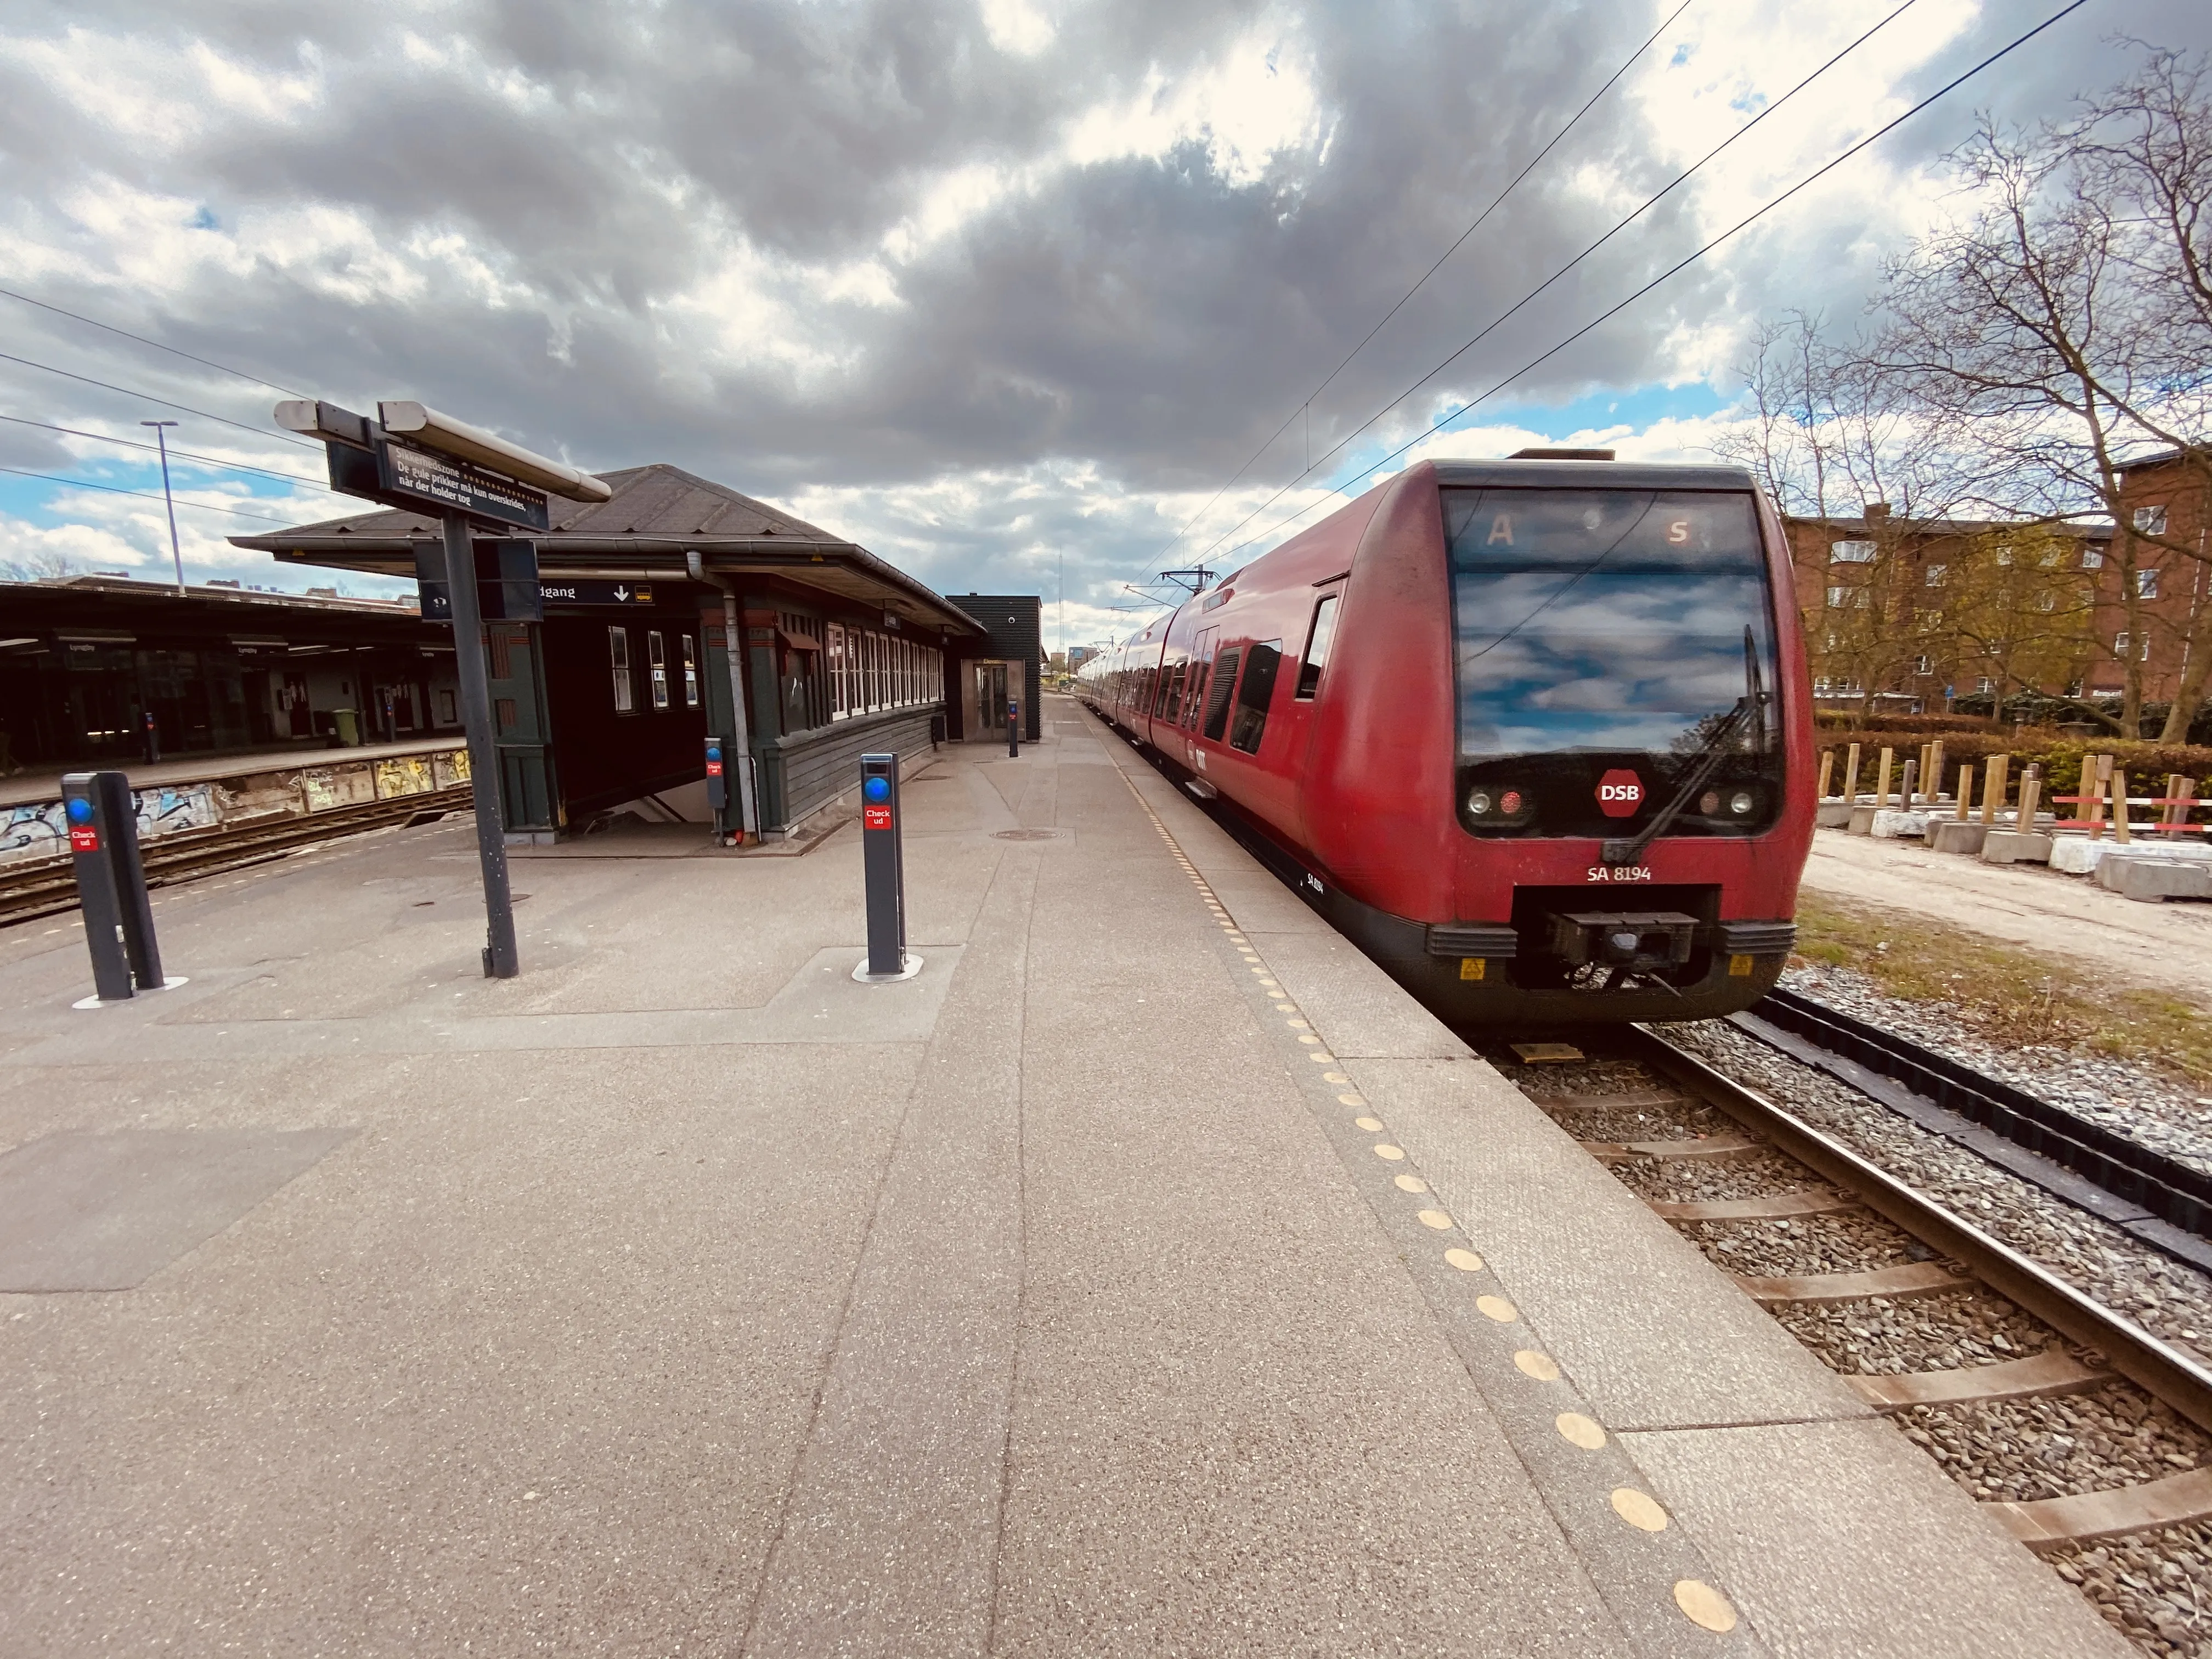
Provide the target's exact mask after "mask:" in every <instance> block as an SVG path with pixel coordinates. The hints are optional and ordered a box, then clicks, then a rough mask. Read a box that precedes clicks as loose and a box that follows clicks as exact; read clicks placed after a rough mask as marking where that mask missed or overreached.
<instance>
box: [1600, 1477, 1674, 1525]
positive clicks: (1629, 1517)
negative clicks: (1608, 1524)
mask: <svg viewBox="0 0 2212 1659" xmlns="http://www.w3.org/2000/svg"><path fill="white" fill-rule="evenodd" d="M1613 1513H1614V1514H1615V1515H1617V1516H1620V1518H1621V1519H1622V1520H1624V1521H1626V1522H1628V1524H1629V1525H1630V1526H1632V1527H1634V1528H1638V1530H1639V1531H1643V1532H1664V1531H1666V1530H1667V1511H1666V1510H1662V1509H1661V1508H1660V1507H1659V1500H1658V1499H1657V1498H1654V1497H1652V1496H1651V1495H1650V1493H1649V1492H1638V1491H1637V1490H1636V1488H1635V1487H1633V1486H1615V1487H1614V1488H1613Z"/></svg>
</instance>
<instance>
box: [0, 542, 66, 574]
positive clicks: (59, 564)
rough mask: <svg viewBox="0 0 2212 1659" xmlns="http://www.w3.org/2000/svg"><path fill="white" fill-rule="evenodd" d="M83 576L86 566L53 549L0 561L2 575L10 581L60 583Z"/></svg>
mask: <svg viewBox="0 0 2212 1659" xmlns="http://www.w3.org/2000/svg"><path fill="white" fill-rule="evenodd" d="M82 574H84V566H82V564H79V563H78V562H76V560H75V559H72V558H71V557H70V556H69V555H68V554H66V553H61V552H57V551H55V550H53V549H52V548H41V549H40V550H38V551H37V552H35V553H33V554H31V555H29V556H27V557H25V558H21V559H4V560H0V575H4V576H5V577H6V578H7V579H8V580H9V581H15V582H43V581H58V580H61V579H62V578H63V577H64V576H82Z"/></svg>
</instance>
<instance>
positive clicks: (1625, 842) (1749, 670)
mask: <svg viewBox="0 0 2212 1659" xmlns="http://www.w3.org/2000/svg"><path fill="white" fill-rule="evenodd" d="M1745 726H1750V727H1751V729H1752V752H1753V754H1764V753H1765V752H1766V683H1765V678H1764V677H1762V676H1761V675H1760V673H1759V647H1758V645H1757V644H1756V643H1755V642H1754V641H1753V638H1752V635H1751V629H1750V626H1749V624H1746V625H1745V628H1744V630H1743V695H1742V696H1740V697H1738V698H1737V699H1736V700H1735V708H1731V709H1730V710H1729V712H1728V713H1727V714H1725V715H1723V717H1722V720H1721V723H1720V724H1719V725H1718V726H1716V727H1714V728H1713V734H1712V736H1711V737H1710V738H1706V739H1705V743H1704V744H1702V745H1701V746H1700V747H1699V749H1698V750H1697V752H1696V753H1695V754H1693V755H1692V757H1690V771H1689V775H1688V776H1687V777H1686V778H1685V779H1684V780H1683V781H1682V787H1680V789H1678V790H1676V791H1675V792H1674V799H1672V800H1670V801H1668V803H1667V805H1665V806H1664V807H1662V808H1661V809H1660V811H1659V814H1658V816H1657V817H1654V818H1653V819H1652V820H1651V822H1650V823H1647V824H1645V825H1644V828H1643V829H1641V830H1639V831H1638V833H1637V834H1636V835H1635V836H1633V837H1632V838H1623V839H1620V840H1615V841H1607V842H1605V843H1604V844H1603V846H1601V848H1599V849H1598V857H1599V859H1600V860H1601V861H1602V862H1603V863H1606V864H1610V865H1622V864H1633V863H1635V862H1636V860H1638V859H1640V858H1642V857H1643V856H1644V848H1647V847H1649V846H1650V845H1651V843H1652V842H1655V841H1656V840H1657V839H1658V838H1659V837H1660V836H1663V835H1665V834H1666V833H1667V830H1668V828H1669V827H1670V826H1671V825H1672V824H1673V823H1674V820H1675V819H1677V818H1679V817H1681V816H1682V814H1683V813H1684V812H1685V811H1687V810H1688V809H1689V805H1690V803H1691V802H1692V801H1693V800H1695V799H1697V798H1698V796H1699V794H1700V793H1703V792H1704V790H1705V786H1706V785H1707V784H1708V783H1710V782H1711V781H1712V776H1713V774H1714V773H1716V772H1717V771H1718V770H1720V765H1721V763H1722V762H1723V761H1724V760H1726V759H1727V758H1728V752H1729V748H1730V747H1731V746H1732V745H1733V744H1735V740H1736V738H1738V737H1740V736H1741V734H1742V732H1743V730H1744V727H1745Z"/></svg>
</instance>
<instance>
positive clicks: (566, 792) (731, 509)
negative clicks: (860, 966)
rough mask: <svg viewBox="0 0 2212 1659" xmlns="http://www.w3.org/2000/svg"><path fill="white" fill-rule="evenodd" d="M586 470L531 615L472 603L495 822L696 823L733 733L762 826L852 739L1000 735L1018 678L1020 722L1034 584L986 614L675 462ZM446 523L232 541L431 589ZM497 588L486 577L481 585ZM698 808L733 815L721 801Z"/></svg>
mask: <svg viewBox="0 0 2212 1659" xmlns="http://www.w3.org/2000/svg"><path fill="white" fill-rule="evenodd" d="M599 476H600V477H603V478H604V479H605V481H606V482H607V483H608V484H610V485H611V487H612V489H613V491H614V494H613V496H612V498H611V500H609V501H604V502H599V503H592V504H578V503H570V502H567V501H556V502H554V504H553V508H554V513H555V520H554V522H553V525H552V526H551V528H550V531H548V532H545V533H544V534H541V535H538V536H536V537H534V538H532V539H533V540H534V541H535V542H536V544H537V549H538V574H539V595H540V599H541V603H542V611H543V615H542V617H539V618H536V619H517V620H509V619H507V618H506V617H501V616H500V615H498V614H497V613H496V611H493V610H488V611H487V613H486V616H487V620H486V623H485V642H486V647H487V650H488V653H489V661H490V671H491V681H492V700H493V713H494V724H495V727H496V741H497V748H498V752H499V762H500V787H501V811H502V813H503V816H504V819H505V823H506V825H507V833H508V834H509V836H513V837H515V838H518V839H530V840H551V839H557V838H559V837H561V836H564V835H567V834H569V833H573V832H574V831H576V830H578V829H584V828H587V827H589V826H590V824H591V823H592V822H593V821H594V820H595V819H598V818H600V817H604V815H605V814H607V813H609V812H611V811H616V810H617V809H621V808H624V807H626V806H632V805H649V808H650V809H651V811H652V813H653V814H655V815H665V816H666V817H671V818H677V819H683V820H687V821H696V822H702V823H704V822H706V821H707V819H708V816H709V813H708V807H707V805H706V800H707V795H706V783H705V759H704V756H705V745H706V739H707V738H708V735H709V734H710V733H712V734H714V736H715V737H717V738H721V739H723V740H725V741H726V740H728V739H729V738H731V737H732V735H733V734H734V733H736V732H740V731H742V732H744V734H745V738H746V741H745V742H744V744H741V745H739V746H738V752H739V753H740V754H741V755H744V756H746V757H749V758H750V765H751V767H752V769H753V775H754V778H755V781H756V787H757V799H758V803H759V809H758V810H759V815H760V816H759V824H760V827H761V828H762V829H763V830H765V831H767V832H769V833H770V834H775V833H778V832H784V833H788V832H789V831H791V830H793V829H795V828H796V827H797V826H799V825H800V824H801V823H804V822H805V820H806V819H807V818H808V817H811V816H812V815H814V814H815V813H817V812H819V811H823V809H824V808H826V807H829V806H830V805H833V804H834V803H836V801H837V800H838V799H841V798H842V796H844V795H846V794H847V793H848V792H849V791H850V790H851V789H852V788H853V787H854V785H855V783H856V781H857V778H858V772H859V757H860V756H861V755H862V754H866V753H872V752H873V753H881V752H885V751H896V752H897V753H899V754H900V755H902V756H906V757H915V756H918V755H921V754H926V753H927V752H928V751H929V750H930V749H931V747H932V746H933V744H936V743H940V742H958V741H962V740H963V739H973V740H986V739H988V738H991V737H992V736H993V735H994V727H993V726H992V723H991V722H992V720H993V717H994V714H995V715H996V720H997V724H996V727H995V732H996V735H997V737H998V738H999V740H1000V741H1003V739H1004V733H1005V728H1006V714H1005V699H1004V696H1000V697H999V698H998V700H997V701H996V702H995V703H994V701H993V696H992V688H993V687H994V686H1003V685H1005V684H1009V683H1012V684H1018V685H1021V686H1022V687H1023V688H1024V690H1025V692H1026V693H1027V707H1026V708H1025V710H1024V723H1025V724H1027V725H1029V726H1030V729H1031V731H1032V732H1034V731H1035V730H1036V726H1035V721H1036V683H1037V682H1036V675H1037V664H1036V653H1035V649H1034V646H1035V641H1036V636H1037V623H1038V617H1039V612H1040V609H1041V607H1040V604H1039V601H1038V600H1037V599H1036V598H1035V597H1028V598H1024V599H1018V600H1014V601H1011V602H1010V601H1008V600H1006V599H992V600H990V601H988V605H989V607H991V609H990V611H989V615H990V617H992V618H997V619H1000V620H985V619H982V618H979V617H977V616H976V615H975V614H973V613H972V612H971V610H970V608H969V607H970V606H971V605H982V604H984V602H983V601H981V600H980V599H969V600H951V599H946V598H945V597H944V596H942V595H940V594H939V593H937V592H934V591H933V590H932V589H930V588H929V587H927V586H925V585H924V584H922V583H921V582H919V581H917V580H915V579H914V578H913V577H911V576H908V574H905V573H904V572H902V571H901V570H899V569H897V568H896V567H894V566H892V565H890V564H888V563H886V562H884V561H883V560H881V559H878V558H877V557H876V556H874V555H873V554H872V553H870V552H869V551H868V550H866V549H865V548H863V547H860V546H859V545H858V544H854V543H852V542H849V541H844V540H842V539H840V538H836V537H834V536H832V535H830V534H829V532H826V531H823V530H821V529H818V528H817V527H816V526H812V525H810V524H807V523H805V522H804V521H803V520H799V519H796V518H793V517H792V516H791V515H790V514H788V513H783V512H781V511H779V510H778V509H776V508H775V507H770V506H769V505H768V504H767V503H765V502H763V501H755V500H753V499H752V498H751V497H750V496H747V495H740V494H739V493H738V492H737V491H736V490H733V489H728V488H726V486H723V485H720V484H717V483H711V482H709V481H708V480H707V479H704V478H700V477H695V476H694V475H692V474H690V473H689V472H685V471H682V470H681V469H679V468H677V467H674V466H669V465H661V464H654V465H646V466H638V467H629V468H625V469H622V470H618V471H608V472H603V473H601V474H599ZM440 536H441V527H440V526H439V525H438V524H437V523H436V522H435V521H434V520H431V519H430V518H428V516H426V515H425V514H422V513H414V512H409V511H404V510H398V509H389V508H386V509H378V510H375V511H371V512H368V513H361V514H358V515H356V516H353V517H349V518H344V519H334V520H325V521H323V522H320V523H316V524H310V525H303V526H300V527H299V528H297V529H295V530H287V531H280V532H275V533H273V534H270V535H256V536H239V537H234V538H232V540H233V542H234V544H236V545H237V546H240V547H243V548H248V549H253V550H260V551H264V552H267V553H270V554H271V555H273V556H275V557H276V559H277V560H278V561H279V562H283V563H290V564H301V565H313V566H320V567H325V568H338V569H348V570H356V571H362V572H366V573H374V574H380V575H388V576H418V577H422V578H427V579H430V580H431V581H432V584H433V585H434V586H435V578H436V577H437V576H438V575H440V574H442V572H443V568H444V553H443V544H442V543H441V540H440V539H439V538H440ZM499 539H501V538H495V537H494V536H491V535H489V534H487V535H486V536H485V537H484V538H483V539H482V540H480V541H479V542H478V543H477V559H478V575H479V578H480V579H482V578H483V577H484V576H485V575H486V574H487V573H488V572H490V571H493V570H495V563H494V562H493V561H495V557H496V555H495V542H496V541H497V540H499ZM695 560H696V568H698V571H699V573H700V577H701V579H700V580H695V579H694V578H693V576H692V575H691V574H690V573H691V570H692V568H693V566H694V561H695ZM495 588H496V584H495V583H491V584H483V583H482V582H481V580H480V591H485V592H491V591H494V590H495ZM425 591H426V592H428V588H426V590H425ZM726 596H727V597H726ZM434 599H435V596H434ZM732 604H733V605H734V609H735V611H736V612H737V615H738V629H739V631H740V633H741V635H742V639H741V641H740V652H741V654H740V656H739V659H738V660H739V665H740V672H739V674H738V676H736V677H735V678H736V680H737V689H736V690H734V691H733V687H732V678H733V677H732V674H731V672H730V656H729V649H730V647H729V642H728V640H727V637H726V635H727V629H726V616H727V615H728V613H729V611H730V609H731V608H732ZM1023 607H1026V611H1024V609H1023ZM1006 617H1012V618H1014V619H1015V620H1014V621H1013V622H1012V623H1008V622H1006V621H1005V620H1003V619H1004V618H1006ZM1024 618H1025V621H1024ZM1024 652H1026V653H1027V655H1026V656H1024V655H1021V654H1019V653H1024ZM1001 653H1005V654H1001ZM740 699H741V701H740ZM735 793H736V792H735V791H732V796H733V801H734V795H735ZM714 818H715V821H716V822H717V823H719V824H720V827H723V828H726V829H733V828H735V827H736V818H735V806H734V804H732V806H731V807H730V808H728V809H726V810H725V811H722V812H720V813H716V814H714Z"/></svg>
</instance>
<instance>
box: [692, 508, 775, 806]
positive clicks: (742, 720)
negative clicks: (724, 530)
mask: <svg viewBox="0 0 2212 1659" xmlns="http://www.w3.org/2000/svg"><path fill="white" fill-rule="evenodd" d="M684 569H685V570H686V571H688V572H689V573H690V577H691V580H693V581H695V582H698V583H700V584H702V586H708V587H714V588H719V589H720V590H721V594H722V641H723V644H722V657H723V659H724V660H725V661H726V662H727V663H728V664H729V666H730V708H732V711H733V712H734V714H735V715H736V718H737V722H738V729H737V732H736V734H735V735H736V737H737V740H738V750H739V751H740V752H739V754H738V757H737V759H738V842H740V843H741V844H742V843H744V842H757V841H758V840H759V839H760V838H761V833H760V807H759V804H758V803H757V801H756V800H755V799H754V798H753V723H752V719H751V716H750V711H749V710H748V709H747V708H746V707H745V633H744V617H742V616H740V615H739V614H738V590H737V588H736V586H734V585H732V583H731V582H730V581H729V580H728V579H727V578H726V577H722V576H717V575H714V574H712V573H711V572H710V571H708V568H707V567H706V564H705V562H704V561H702V559H701V558H700V557H699V554H698V550H696V548H689V547H687V548H685V549H684Z"/></svg>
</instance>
